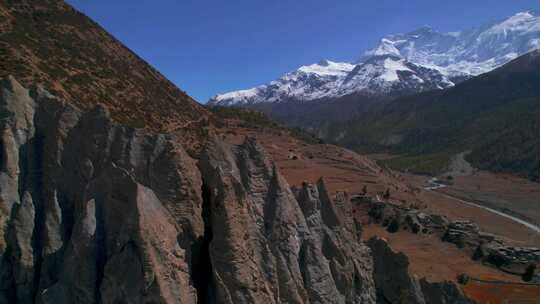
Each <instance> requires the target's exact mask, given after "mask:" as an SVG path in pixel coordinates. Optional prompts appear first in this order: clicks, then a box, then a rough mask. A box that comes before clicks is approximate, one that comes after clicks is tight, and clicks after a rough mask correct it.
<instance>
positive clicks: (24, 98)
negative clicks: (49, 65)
mask: <svg viewBox="0 0 540 304" xmlns="http://www.w3.org/2000/svg"><path fill="white" fill-rule="evenodd" d="M31 95H32V96H31ZM31 95H30V94H29V92H28V91H27V90H26V89H24V88H23V87H22V86H20V85H19V84H18V83H17V82H16V81H15V80H14V79H13V78H9V79H7V80H4V81H3V83H2V95H1V108H2V109H1V113H2V122H1V124H2V126H1V129H0V130H1V147H2V149H1V151H2V165H1V172H0V177H1V180H0V182H1V183H0V185H1V186H0V198H1V199H0V203H1V208H2V216H1V229H2V230H1V232H2V237H1V239H2V244H1V245H2V246H1V247H0V256H1V266H0V273H1V276H0V286H1V288H0V290H1V291H0V299H1V300H0V302H3V303H33V302H34V301H35V302H38V303H70V302H78V303H96V302H104V303H106V302H111V303H112V302H116V301H119V300H123V301H128V302H135V303H137V302H144V301H156V302H169V303H194V302H195V299H196V297H195V289H194V288H193V286H192V284H191V278H190V271H191V270H192V269H191V266H192V265H191V264H192V263H191V260H192V255H193V251H192V247H191V246H192V245H193V244H194V243H196V242H197V240H198V239H199V238H200V237H201V235H202V232H203V223H202V219H201V217H200V210H201V197H200V194H199V192H200V177H199V175H198V171H197V170H196V165H195V161H194V160H193V159H191V158H189V157H188V156H187V154H186V153H185V152H184V151H183V150H182V148H181V147H179V146H177V145H175V144H174V142H172V141H171V140H170V138H168V137H167V136H165V135H153V134H150V133H148V132H146V131H144V130H135V129H132V128H128V127H123V126H120V125H117V124H114V123H112V122H111V120H110V118H109V116H108V113H107V112H106V111H105V110H104V109H103V108H100V107H98V108H96V109H94V110H93V111H89V112H80V111H79V110H77V109H76V108H74V107H72V106H69V105H63V104H62V103H60V102H59V101H58V100H56V99H55V98H54V97H52V96H51V95H50V94H48V93H47V92H46V91H44V90H42V89H39V88H38V89H36V90H33V92H32V93H31Z"/></svg>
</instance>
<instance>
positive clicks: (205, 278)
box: [191, 182, 213, 304]
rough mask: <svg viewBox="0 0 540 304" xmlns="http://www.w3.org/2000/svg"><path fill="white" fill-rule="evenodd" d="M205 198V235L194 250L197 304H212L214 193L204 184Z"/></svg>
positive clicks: (203, 196) (193, 274)
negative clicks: (212, 202) (211, 249)
mask: <svg viewBox="0 0 540 304" xmlns="http://www.w3.org/2000/svg"><path fill="white" fill-rule="evenodd" d="M201 190H202V191H201V193H202V198H203V204H202V218H203V221H204V234H203V236H202V237H201V238H199V240H198V242H197V244H196V246H194V247H195V248H194V249H193V264H192V272H191V273H192V279H193V285H194V286H195V289H196V290H197V303H198V304H206V303H211V302H212V301H211V299H212V298H213V297H212V293H213V288H212V273H213V271H212V259H211V257H210V242H211V241H212V237H213V233H212V209H211V200H212V197H211V196H212V193H211V190H210V188H209V187H208V186H207V185H206V184H205V183H204V182H203V185H202V187H201Z"/></svg>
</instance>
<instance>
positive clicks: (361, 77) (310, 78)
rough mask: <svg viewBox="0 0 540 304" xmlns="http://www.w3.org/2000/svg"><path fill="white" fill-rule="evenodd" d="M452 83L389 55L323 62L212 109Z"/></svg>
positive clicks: (223, 99) (218, 99) (219, 100)
mask: <svg viewBox="0 0 540 304" xmlns="http://www.w3.org/2000/svg"><path fill="white" fill-rule="evenodd" d="M452 85H453V83H452V82H451V81H450V80H449V79H448V78H447V77H446V76H444V75H442V74H441V73H440V72H439V71H437V70H435V69H430V68H426V67H422V66H420V65H416V64H413V63H411V62H408V61H407V60H405V59H403V58H400V57H397V56H389V55H381V56H373V57H371V58H370V59H369V60H366V61H365V62H363V63H361V64H357V65H353V64H349V63H338V62H332V61H329V60H323V61H321V62H319V63H317V64H312V65H308V66H303V67H300V68H299V69H298V70H296V71H294V72H291V73H287V74H285V75H284V76H283V77H281V78H279V79H278V80H274V81H272V82H270V83H269V84H267V85H262V86H258V87H255V88H252V89H248V90H241V91H235V92H230V93H226V94H222V95H217V96H215V97H214V98H212V99H211V100H210V101H209V104H211V105H221V106H231V105H253V104H258V103H273V102H287V101H291V100H294V101H308V100H320V99H323V98H336V97H340V96H345V95H349V94H352V93H356V92H363V93H365V94H366V95H372V96H382V95H388V94H399V93H400V92H421V91H424V90H430V89H437V88H446V87H449V86H452Z"/></svg>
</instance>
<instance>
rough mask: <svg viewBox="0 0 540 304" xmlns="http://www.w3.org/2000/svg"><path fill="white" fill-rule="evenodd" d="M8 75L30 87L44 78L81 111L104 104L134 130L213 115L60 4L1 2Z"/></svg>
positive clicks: (0, 35)
mask: <svg viewBox="0 0 540 304" xmlns="http://www.w3.org/2000/svg"><path fill="white" fill-rule="evenodd" d="M8 75H13V76H15V77H16V78H17V79H19V81H21V82H22V84H23V85H26V86H30V85H34V84H35V83H42V84H43V85H44V86H45V87H47V88H50V90H52V91H53V93H54V94H55V95H57V96H61V97H63V99H64V100H69V101H70V102H72V103H75V104H76V106H78V107H79V108H81V109H88V108H92V107H94V106H95V105H96V104H103V105H105V106H106V107H107V108H109V110H110V111H111V114H112V117H113V118H114V119H115V120H117V121H119V122H122V123H126V124H129V125H132V126H136V127H142V126H146V127H149V128H151V129H153V130H158V131H164V130H168V131H171V130H175V129H179V128H182V127H187V126H191V127H194V126H196V125H198V124H199V123H200V124H205V123H206V119H204V118H207V117H208V115H209V113H208V112H207V111H206V110H205V109H204V108H203V107H202V106H200V105H199V104H197V103H196V102H195V101H194V100H193V99H192V98H191V97H189V96H188V95H187V94H186V93H184V92H183V91H181V90H179V89H178V88H177V87H176V86H175V85H174V84H172V83H171V82H170V81H169V80H167V79H166V78H165V77H163V76H162V75H161V74H160V73H159V72H158V71H156V70H155V69H153V68H152V67H151V66H150V65H148V64H147V63H146V62H145V61H144V60H142V59H141V58H140V57H138V56H137V55H135V54H134V53H133V52H131V51H130V50H129V49H128V48H126V47H125V46H123V45H122V44H121V43H120V42H119V41H117V40H116V39H115V38H114V37H112V36H111V35H110V34H108V33H107V32H106V31H105V30H103V29H102V28H101V27H100V26H99V25H98V24H96V23H95V22H93V21H92V20H90V19H89V18H88V17H86V16H84V15H83V14H81V13H79V12H77V11H76V10H75V9H73V8H72V7H71V6H69V5H68V4H66V3H64V2H63V1H57V0H37V1H29V0H23V1H21V0H17V1H12V0H1V1H0V77H6V76H8ZM193 122H196V123H195V125H194V123H193ZM191 129H192V130H194V129H199V128H191Z"/></svg>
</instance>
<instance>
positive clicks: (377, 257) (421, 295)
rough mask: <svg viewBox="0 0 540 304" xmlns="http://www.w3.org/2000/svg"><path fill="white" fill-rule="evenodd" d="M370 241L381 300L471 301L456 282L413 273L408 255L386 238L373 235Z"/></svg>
mask: <svg viewBox="0 0 540 304" xmlns="http://www.w3.org/2000/svg"><path fill="white" fill-rule="evenodd" d="M367 245H368V246H369V247H370V248H371V250H372V251H373V260H374V272H373V277H374V280H375V285H376V288H377V303H408V304H417V303H418V304H424V303H426V304H428V303H429V304H445V303H448V304H450V303H452V304H466V303H470V301H469V300H468V299H467V298H466V297H465V296H464V295H463V293H462V292H461V290H460V289H459V288H458V287H457V286H456V284H455V283H452V282H437V283H430V282H428V281H427V280H425V279H421V280H419V279H418V278H416V277H415V276H412V275H410V274H409V259H408V258H407V256H406V255H404V254H403V253H401V252H393V251H392V249H391V248H390V247H389V246H388V244H387V243H386V241H385V240H383V239H379V238H372V239H370V240H369V241H368V242H367Z"/></svg>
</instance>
